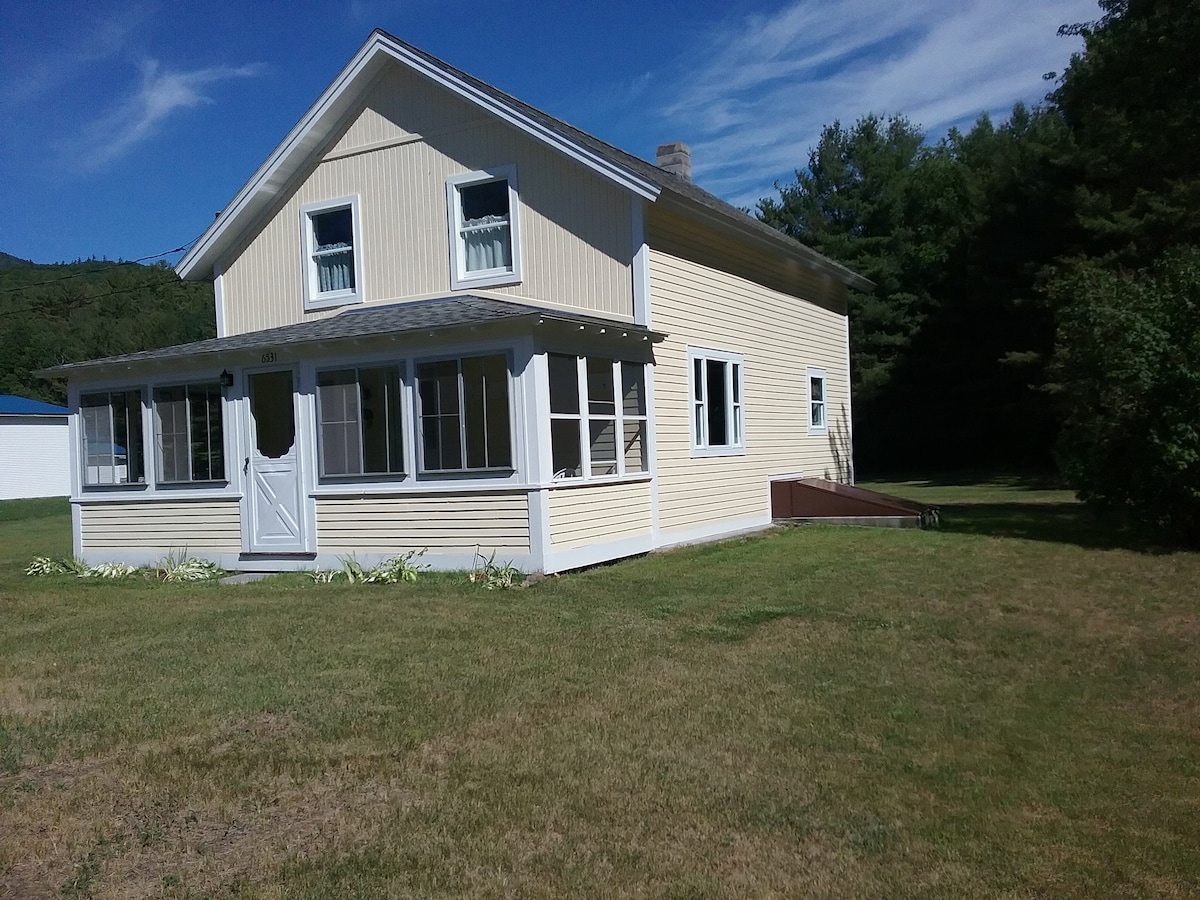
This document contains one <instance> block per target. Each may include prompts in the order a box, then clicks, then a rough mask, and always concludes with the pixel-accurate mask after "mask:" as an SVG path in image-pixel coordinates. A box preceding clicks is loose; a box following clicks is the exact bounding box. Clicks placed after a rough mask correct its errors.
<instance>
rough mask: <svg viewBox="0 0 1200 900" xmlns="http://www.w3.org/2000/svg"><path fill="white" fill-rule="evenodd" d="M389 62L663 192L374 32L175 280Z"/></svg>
mask: <svg viewBox="0 0 1200 900" xmlns="http://www.w3.org/2000/svg"><path fill="white" fill-rule="evenodd" d="M388 57H390V58H391V59H394V60H396V61H398V62H400V63H402V64H404V65H406V66H408V68H409V69H412V70H413V71H416V72H419V73H420V74H422V75H424V76H425V77H427V78H429V79H430V80H431V81H433V82H435V83H436V84H439V85H441V86H442V87H444V88H447V89H448V90H450V91H451V92H453V93H454V94H457V95H458V96H459V97H462V98H463V99H465V100H468V101H470V102H471V103H473V104H474V105H475V106H477V107H479V108H480V109H483V110H484V111H485V112H488V113H491V114H492V115H494V116H496V117H498V118H500V119H502V120H504V121H505V122H508V123H509V124H510V125H514V126H516V127H517V128H518V129H520V130H521V131H523V132H525V133H526V134H528V135H530V136H531V137H533V138H535V139H536V140H538V141H541V142H542V143H544V144H547V145H549V146H551V147H553V148H555V149H557V150H559V151H560V152H562V153H564V154H566V155H567V156H569V157H571V158H572V159H574V160H575V161H576V162H579V163H581V164H583V165H584V166H585V167H587V168H589V169H591V170H592V171H594V172H596V173H597V174H599V175H600V176H601V177H603V178H606V179H608V180H609V181H612V182H614V183H616V184H618V185H620V186H621V187H624V188H626V189H627V190H630V191H632V192H633V193H634V194H636V195H638V196H641V197H643V198H645V199H647V200H654V199H656V198H657V197H658V195H659V194H660V193H661V191H662V188H660V187H659V186H658V185H656V184H654V183H653V182H652V181H650V180H648V179H646V178H643V177H641V176H640V175H637V174H635V173H634V172H632V171H631V170H629V169H626V168H625V167H623V166H619V165H617V164H616V163H614V162H613V161H611V160H609V159H607V158H606V157H604V156H601V155H600V154H598V153H596V152H595V151H593V150H590V149H588V148H587V147H586V146H584V145H583V144H581V143H579V142H578V141H573V140H571V139H569V138H567V137H565V136H563V135H561V134H559V133H558V132H556V131H554V130H553V129H551V128H549V127H547V126H546V125H543V124H541V123H540V122H538V121H536V120H535V119H533V118H531V117H530V116H529V115H527V114H526V113H523V112H520V111H519V110H517V109H516V108H515V107H513V106H511V105H510V104H508V103H504V102H503V101H501V100H499V99H497V98H495V97H492V96H490V95H489V94H487V93H485V92H484V91H482V90H480V89H479V88H477V87H474V86H473V85H471V84H469V83H468V82H467V81H466V80H465V79H463V78H461V77H459V76H458V75H454V74H451V73H450V72H447V71H446V70H445V68H444V67H443V66H442V65H438V64H436V63H434V62H431V61H430V60H427V59H425V58H424V57H422V56H420V55H418V54H417V53H416V52H414V51H413V50H411V49H409V48H408V47H406V46H404V45H402V44H400V43H398V42H397V41H396V40H394V39H392V38H391V37H390V36H389V35H386V34H384V33H383V32H380V31H376V32H374V33H372V34H371V36H370V37H369V38H368V39H367V42H366V43H365V44H363V46H362V48H361V49H360V50H359V51H358V53H356V54H355V56H354V58H353V59H351V60H350V62H349V63H347V65H346V67H345V68H343V69H342V71H341V72H339V73H338V75H337V77H336V78H334V80H333V82H332V83H331V84H330V85H329V87H327V88H326V89H325V91H324V92H323V93H322V94H321V96H320V97H318V98H317V101H316V102H315V103H314V104H313V105H312V106H311V107H309V110H308V112H306V113H305V114H304V116H303V118H301V119H300V121H299V122H297V123H296V125H295V126H294V127H293V128H292V130H291V131H289V132H288V134H287V136H286V137H284V139H283V141H282V142H281V143H280V144H279V145H278V146H277V147H276V148H275V149H274V150H273V151H272V153H271V155H270V156H269V157H267V159H266V160H265V161H264V162H263V164H262V165H261V166H259V168H258V170H257V171H256V172H255V173H254V174H253V175H252V176H251V177H250V179H249V181H247V182H246V183H245V184H244V185H243V186H242V188H241V189H240V190H239V191H238V193H237V194H236V195H235V196H234V198H233V199H232V200H231V201H230V203H229V205H228V206H226V207H225V209H224V210H223V211H222V213H221V214H220V215H219V216H218V217H217V218H216V219H215V220H214V221H213V222H212V223H211V224H210V225H209V227H208V229H207V230H206V231H205V232H204V234H202V235H201V236H200V238H199V239H198V240H197V241H196V242H195V244H193V245H192V249H191V250H189V251H188V252H187V253H186V254H185V255H184V257H183V258H182V259H181V260H180V261H179V263H178V264H177V265H176V267H175V270H176V272H178V273H179V277H180V278H183V279H188V278H190V277H194V276H197V275H199V276H201V277H202V276H203V275H204V274H207V273H205V272H203V271H200V267H201V266H202V264H203V263H204V262H205V261H206V260H209V263H208V265H209V266H211V265H212V264H213V263H212V262H211V259H212V256H213V254H214V253H216V252H218V251H219V250H220V245H221V244H222V242H223V240H224V239H225V238H226V237H229V238H230V239H232V238H233V237H236V236H237V234H238V233H239V232H240V229H241V228H243V227H244V226H245V224H246V223H245V221H244V217H245V216H247V215H250V216H254V215H257V214H258V213H260V212H262V211H263V210H264V209H265V208H266V207H267V206H269V205H270V202H271V200H272V199H273V198H274V197H275V196H277V194H278V193H279V191H281V190H282V189H283V187H284V186H285V185H286V184H287V183H288V182H290V180H291V178H292V176H293V175H294V174H295V172H296V171H297V170H298V169H299V166H300V164H301V163H302V162H303V161H304V160H305V159H307V158H308V157H309V155H310V154H312V153H315V152H316V150H317V149H318V148H319V147H320V146H321V145H322V144H324V143H325V142H327V141H328V140H329V138H330V134H331V132H332V129H333V128H334V126H335V125H336V124H337V122H338V121H339V119H340V118H341V116H342V115H344V114H345V113H346V112H348V111H349V109H350V107H351V106H352V105H353V102H354V101H355V100H356V99H357V98H358V93H352V89H353V88H354V87H356V83H357V82H358V81H359V79H360V78H362V77H364V73H365V77H367V78H368V79H369V78H371V77H374V75H375V73H376V72H377V71H379V70H380V69H382V67H383V64H384V63H385V62H386V59H387V58H388ZM289 164H290V165H289ZM230 232H233V233H230Z"/></svg>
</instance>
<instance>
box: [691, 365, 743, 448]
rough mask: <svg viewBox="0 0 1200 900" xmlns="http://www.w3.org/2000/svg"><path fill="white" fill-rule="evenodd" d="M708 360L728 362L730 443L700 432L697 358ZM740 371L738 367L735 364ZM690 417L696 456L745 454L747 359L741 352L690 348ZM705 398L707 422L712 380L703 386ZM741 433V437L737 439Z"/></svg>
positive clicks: (728, 430) (726, 429) (727, 398)
mask: <svg viewBox="0 0 1200 900" xmlns="http://www.w3.org/2000/svg"><path fill="white" fill-rule="evenodd" d="M697 360H701V361H703V362H704V363H708V362H709V361H710V360H711V361H714V362H723V363H727V364H728V365H727V366H726V369H725V371H726V377H725V433H726V435H727V436H728V437H729V438H730V441H729V443H728V444H717V445H710V444H709V443H708V442H707V440H704V441H702V440H701V435H699V434H697V431H696V404H697V400H696V361H697ZM735 366H736V367H737V368H736V371H735V370H734V367H735ZM687 385H688V394H687V417H688V438H689V450H690V452H691V456H692V457H706V456H744V455H745V453H746V361H745V358H744V357H743V356H742V354H740V353H734V352H732V351H729V350H713V349H711V348H708V347H692V346H689V347H688V348H687ZM701 393H702V395H703V399H702V400H701V401H699V402H700V405H701V407H702V408H703V409H704V410H705V416H704V419H705V422H706V423H707V420H708V415H707V410H708V405H709V398H708V379H707V377H706V378H705V379H704V381H703V382H702V385H701ZM734 435H739V437H740V439H739V440H734V439H733V438H734Z"/></svg>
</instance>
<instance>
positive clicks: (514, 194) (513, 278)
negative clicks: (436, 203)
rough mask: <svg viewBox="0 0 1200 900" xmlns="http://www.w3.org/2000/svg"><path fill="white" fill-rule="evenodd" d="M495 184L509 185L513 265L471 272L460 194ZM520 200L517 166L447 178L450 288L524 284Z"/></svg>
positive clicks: (510, 243) (509, 216) (463, 289)
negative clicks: (465, 244) (463, 236)
mask: <svg viewBox="0 0 1200 900" xmlns="http://www.w3.org/2000/svg"><path fill="white" fill-rule="evenodd" d="M495 181H506V182H507V183H508V243H509V255H510V257H511V259H512V263H511V264H510V265H508V266H504V267H498V268H494V269H486V270H484V271H481V272H474V273H472V272H468V271H467V269H466V248H465V247H464V246H463V241H462V233H463V227H464V226H463V221H462V202H461V193H460V192H461V191H462V189H463V188H464V187H472V186H474V185H479V184H490V183H492V182H495ZM520 207H521V198H520V190H519V189H518V186H517V167H516V165H515V164H511V163H510V164H508V165H503V166H493V167H492V168H490V169H481V170H478V171H474V172H463V173H462V174H461V175H451V176H450V177H449V178H447V179H446V223H447V226H448V228H449V230H450V233H449V246H450V287H451V289H453V290H456V291H465V290H470V289H472V288H477V287H503V286H506V285H513V284H520V283H521V256H522V254H521V214H520Z"/></svg>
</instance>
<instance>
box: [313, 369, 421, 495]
mask: <svg viewBox="0 0 1200 900" xmlns="http://www.w3.org/2000/svg"><path fill="white" fill-rule="evenodd" d="M401 403H402V399H401V396H400V369H399V367H398V366H379V367H374V368H355V369H338V370H336V371H331V372H319V373H317V431H318V435H319V437H320V456H321V475H322V476H327V477H341V476H352V475H401V474H403V473H404V443H403V438H402V434H401V428H400V409H401Z"/></svg>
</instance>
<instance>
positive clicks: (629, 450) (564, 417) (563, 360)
mask: <svg viewBox="0 0 1200 900" xmlns="http://www.w3.org/2000/svg"><path fill="white" fill-rule="evenodd" d="M547 364H548V368H549V372H550V445H551V446H550V455H551V464H552V466H553V468H554V477H555V478H587V477H602V476H606V475H626V474H632V473H636V472H644V471H645V470H646V465H647V464H646V398H645V366H643V365H641V364H640V363H630V362H622V361H620V360H612V359H606V358H602V357H594V356H588V357H576V356H565V355H563V354H559V353H550V354H548V355H547Z"/></svg>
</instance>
